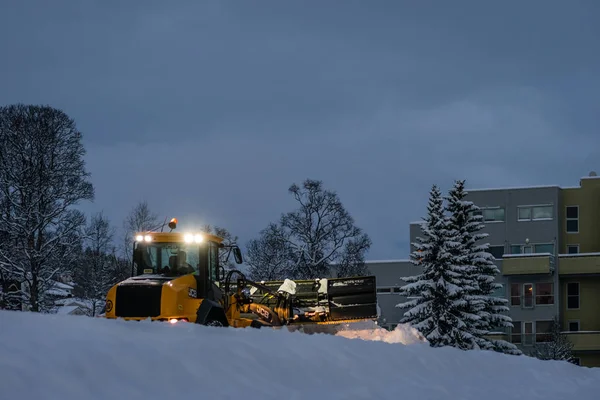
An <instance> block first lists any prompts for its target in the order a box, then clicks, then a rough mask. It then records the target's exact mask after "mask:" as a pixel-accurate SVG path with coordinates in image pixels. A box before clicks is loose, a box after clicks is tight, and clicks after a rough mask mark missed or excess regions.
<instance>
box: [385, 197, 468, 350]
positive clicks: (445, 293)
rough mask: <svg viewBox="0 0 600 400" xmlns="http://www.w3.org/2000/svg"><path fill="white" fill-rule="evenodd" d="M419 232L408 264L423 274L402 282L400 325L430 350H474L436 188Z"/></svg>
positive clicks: (451, 242) (458, 270)
mask: <svg viewBox="0 0 600 400" xmlns="http://www.w3.org/2000/svg"><path fill="white" fill-rule="evenodd" d="M421 230H422V232H423V236H424V237H423V238H421V237H418V238H417V242H416V243H413V244H412V245H413V246H414V247H415V251H413V252H412V253H411V262H412V263H413V264H415V265H418V266H420V267H422V268H423V270H422V273H421V274H419V275H416V276H411V277H404V278H401V279H402V280H404V282H406V284H405V285H404V286H402V287H401V289H400V294H401V295H403V296H405V297H407V298H408V299H407V301H406V302H404V303H400V304H398V305H397V306H396V307H399V308H407V309H408V311H406V312H405V314H404V317H403V319H402V321H401V322H402V323H409V324H410V325H412V326H413V327H414V328H415V329H417V330H418V331H420V332H421V333H422V334H423V336H425V338H426V339H427V340H428V341H429V343H430V345H431V346H432V347H442V346H453V347H457V348H459V349H463V350H468V349H473V348H477V344H476V342H475V337H474V336H473V335H472V333H471V332H470V327H471V325H472V323H473V320H474V319H476V318H477V316H476V315H472V314H468V313H466V312H465V311H464V309H465V302H464V300H463V296H464V295H465V290H464V289H463V287H462V285H463V282H462V281H461V279H462V277H463V276H464V272H463V271H462V267H461V266H460V265H456V264H453V263H452V260H453V259H452V255H451V253H450V250H451V249H453V248H454V247H456V246H457V245H458V238H456V237H454V236H453V233H452V231H450V230H449V229H448V220H447V218H446V217H445V216H444V208H443V199H442V195H441V192H440V190H439V188H438V187H437V186H436V185H434V186H433V187H432V189H431V192H430V198H429V204H428V207H427V217H426V218H425V221H424V223H423V224H422V225H421Z"/></svg>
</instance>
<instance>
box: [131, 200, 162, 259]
mask: <svg viewBox="0 0 600 400" xmlns="http://www.w3.org/2000/svg"><path fill="white" fill-rule="evenodd" d="M162 226H163V222H161V221H160V219H159V217H158V214H155V213H153V212H152V211H150V207H149V206H148V202H147V201H141V202H139V203H138V204H137V205H136V206H135V207H133V208H132V209H131V211H130V212H129V214H128V215H127V217H125V221H124V222H123V230H124V237H123V254H124V255H125V258H127V260H131V257H132V252H133V247H132V246H133V235H135V233H136V232H146V231H155V230H159V229H160V228H161V227H162Z"/></svg>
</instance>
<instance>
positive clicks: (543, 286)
mask: <svg viewBox="0 0 600 400" xmlns="http://www.w3.org/2000/svg"><path fill="white" fill-rule="evenodd" d="M553 288H554V285H553V284H552V282H545V283H536V284H535V304H538V305H549V304H554V293H553Z"/></svg>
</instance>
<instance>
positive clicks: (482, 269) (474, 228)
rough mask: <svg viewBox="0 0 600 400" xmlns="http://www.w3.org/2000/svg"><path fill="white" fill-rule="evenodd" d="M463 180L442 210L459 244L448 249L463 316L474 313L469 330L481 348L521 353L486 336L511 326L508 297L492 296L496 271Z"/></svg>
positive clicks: (457, 184)
mask: <svg viewBox="0 0 600 400" xmlns="http://www.w3.org/2000/svg"><path fill="white" fill-rule="evenodd" d="M466 195H467V193H466V192H465V181H464V180H458V181H455V183H454V186H453V188H452V189H451V190H450V191H449V193H448V196H447V198H446V200H447V207H446V211H448V214H449V216H448V220H449V223H448V229H449V230H450V231H451V232H452V234H453V235H455V236H456V237H457V238H458V241H459V243H460V244H459V245H458V246H455V247H453V248H452V249H451V250H450V253H451V255H452V263H454V264H455V265H457V266H458V267H460V268H459V270H460V271H462V273H463V274H464V275H463V277H462V279H461V280H462V282H463V283H464V286H463V288H464V289H465V291H464V297H463V299H464V300H465V302H464V308H463V312H464V313H466V314H467V315H477V317H478V318H476V319H474V320H472V321H471V322H472V324H471V325H470V327H469V332H470V333H471V334H472V335H473V336H474V337H475V338H476V342H477V344H478V346H479V347H480V348H482V349H487V350H495V351H499V352H503V353H508V354H515V355H518V354H522V353H521V351H520V350H518V348H517V347H516V346H515V345H513V344H512V343H509V342H506V341H504V340H495V339H489V338H486V337H485V336H488V335H489V334H490V333H491V332H492V331H493V330H494V329H498V328H506V327H512V326H513V325H512V319H511V318H510V317H509V316H508V315H506V314H505V313H508V311H509V308H508V300H507V299H504V298H501V297H496V296H494V292H495V290H496V289H498V288H501V287H502V286H501V285H500V284H498V283H496V282H495V277H496V275H498V274H499V273H500V270H499V269H498V267H496V265H495V264H494V262H493V259H494V258H493V256H492V255H491V254H490V253H489V252H488V251H487V249H488V248H489V243H484V244H479V243H481V241H482V240H483V239H485V238H486V237H488V234H487V233H483V232H480V231H481V230H482V229H483V227H484V225H483V223H482V221H481V220H482V216H481V215H478V213H477V211H479V207H477V206H476V205H475V204H473V202H470V201H466V200H465V197H466Z"/></svg>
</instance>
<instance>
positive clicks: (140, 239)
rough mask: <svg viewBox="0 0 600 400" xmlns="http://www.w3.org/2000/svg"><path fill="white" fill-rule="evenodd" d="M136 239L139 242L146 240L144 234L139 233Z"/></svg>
mask: <svg viewBox="0 0 600 400" xmlns="http://www.w3.org/2000/svg"><path fill="white" fill-rule="evenodd" d="M135 240H136V241H138V242H141V241H143V240H144V237H143V236H142V235H138V236H136V237H135Z"/></svg>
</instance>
